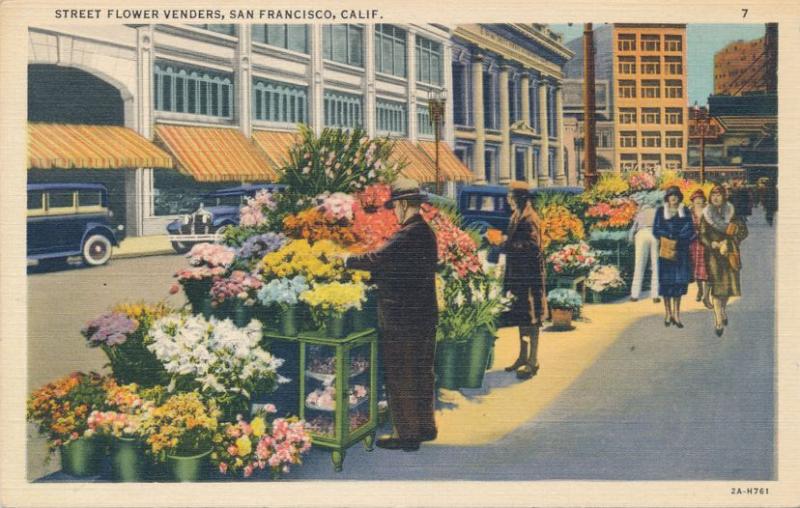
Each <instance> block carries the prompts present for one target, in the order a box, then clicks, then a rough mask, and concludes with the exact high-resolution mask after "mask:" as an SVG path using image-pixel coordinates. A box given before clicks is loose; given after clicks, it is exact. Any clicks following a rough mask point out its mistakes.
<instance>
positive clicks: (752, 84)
mask: <svg viewBox="0 0 800 508" xmlns="http://www.w3.org/2000/svg"><path fill="white" fill-rule="evenodd" d="M764 49H765V48H764V37H760V38H758V39H755V40H752V41H742V40H739V41H735V42H732V43H730V44H728V45H727V46H725V47H724V48H722V49H721V50H719V51H717V52H716V53H714V95H734V96H735V95H744V94H747V93H752V92H766V91H767V66H766V65H765V59H766V57H765V51H764Z"/></svg>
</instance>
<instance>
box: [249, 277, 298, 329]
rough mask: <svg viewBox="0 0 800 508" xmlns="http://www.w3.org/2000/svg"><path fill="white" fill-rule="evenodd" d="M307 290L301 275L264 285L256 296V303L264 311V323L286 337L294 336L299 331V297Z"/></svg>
mask: <svg viewBox="0 0 800 508" xmlns="http://www.w3.org/2000/svg"><path fill="white" fill-rule="evenodd" d="M308 289H309V286H308V283H307V282H306V278H305V277H304V276H302V275H295V276H294V277H292V278H288V277H282V278H279V279H272V280H270V281H269V282H267V283H266V284H264V286H263V287H262V288H261V289H260V290H259V291H258V294H257V298H258V302H259V303H260V304H261V306H262V307H263V308H264V309H265V310H266V314H265V316H264V318H265V320H264V323H265V324H266V325H267V326H273V325H274V326H277V328H278V330H279V331H280V333H281V334H282V335H284V336H286V337H294V336H296V335H297V333H298V331H299V329H300V327H299V319H300V312H299V310H298V307H299V305H300V295H301V294H302V293H304V292H305V291H308Z"/></svg>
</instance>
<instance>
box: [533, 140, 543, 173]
mask: <svg viewBox="0 0 800 508" xmlns="http://www.w3.org/2000/svg"><path fill="white" fill-rule="evenodd" d="M532 169H533V178H539V175H541V174H542V160H541V149H540V148H539V147H538V146H534V147H533V168H532Z"/></svg>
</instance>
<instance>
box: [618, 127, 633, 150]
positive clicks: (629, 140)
mask: <svg viewBox="0 0 800 508" xmlns="http://www.w3.org/2000/svg"><path fill="white" fill-rule="evenodd" d="M619 146H620V147H622V148H636V131H620V133H619Z"/></svg>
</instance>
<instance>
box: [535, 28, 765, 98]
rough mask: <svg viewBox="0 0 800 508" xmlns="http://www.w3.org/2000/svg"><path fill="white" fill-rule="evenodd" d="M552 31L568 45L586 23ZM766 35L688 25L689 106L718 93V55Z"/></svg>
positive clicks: (755, 30)
mask: <svg viewBox="0 0 800 508" xmlns="http://www.w3.org/2000/svg"><path fill="white" fill-rule="evenodd" d="M597 26H599V25H595V27H597ZM550 28H552V29H553V30H554V31H556V32H561V33H562V34H564V42H567V41H571V40H572V39H575V38H576V37H581V36H583V23H574V24H573V25H572V26H568V25H555V24H554V25H550ZM763 35H764V25H763V24H747V23H741V24H736V25H729V24H688V25H686V39H687V40H686V50H687V55H686V59H687V69H686V72H687V73H688V88H689V104H690V105H693V104H694V103H695V102H697V103H698V104H700V105H703V104H706V102H708V96H709V95H711V94H712V93H713V92H714V53H716V52H717V51H719V50H720V49H722V48H724V47H725V46H727V45H728V43H730V42H733V41H736V40H739V39H741V40H745V41H748V40H752V39H758V38H759V37H761V36H763Z"/></svg>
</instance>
